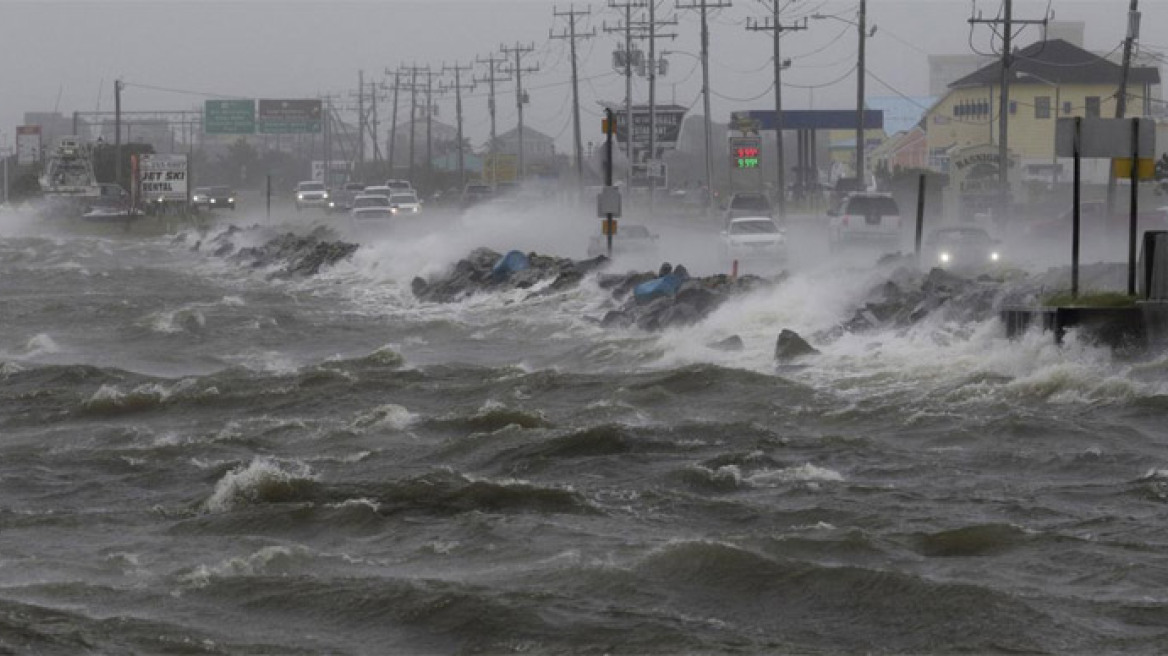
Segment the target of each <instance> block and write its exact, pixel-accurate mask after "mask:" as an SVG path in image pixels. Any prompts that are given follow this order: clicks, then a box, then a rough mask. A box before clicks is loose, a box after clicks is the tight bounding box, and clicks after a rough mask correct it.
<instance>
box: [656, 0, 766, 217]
mask: <svg viewBox="0 0 1168 656" xmlns="http://www.w3.org/2000/svg"><path fill="white" fill-rule="evenodd" d="M729 6H731V4H730V0H713V2H710V1H708V0H701V2H700V3H698V2H693V1H691V2H690V4H682V3H681V1H680V0H678V1H677V3H676V4H675V7H676V8H677V9H698V10H700V11H701V16H702V51H701V58H702V113H703V114H704V115H705V120H704V121H703V123H704V125H703V127H704V128H705V137H706V190H707V191H706V211H707V212H709V211H710V208H711V207H712V205H711V201H712V199H713V197H714V195H713V194H714V154H713V145H712V144H713V128H712V126H711V119H710V23H709V21H708V20H707V18H708V16H707V13H708V12H709V10H711V9H723V8H726V7H729ZM775 6H776V8H777V7H778V3H777V2H776V3H775ZM777 13H778V12H777V11H776V21H775V22H776V24H777V23H778V20H777ZM778 43H779V39H778V37H776V38H775V48H776V52H775V56H776V58H777V57H778V51H777V49H778ZM776 88H778V87H777V86H776ZM780 134H781V133H780ZM781 139H782V137H780V141H779V143H780V144H782V141H781ZM781 148H782V146H780V150H781ZM778 161H779V162H780V164H779V170H780V173H779V183H780V184H782V180H783V177H782V175H783V174H782V173H781V171H782V161H783V159H782V156H781V155H780V157H779V160H778ZM780 207H781V205H780ZM780 212H781V210H780Z"/></svg>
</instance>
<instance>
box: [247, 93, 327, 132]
mask: <svg viewBox="0 0 1168 656" xmlns="http://www.w3.org/2000/svg"><path fill="white" fill-rule="evenodd" d="M323 114H324V112H323V111H322V107H321V101H319V100H313V99H307V98H290V99H286V100H268V99H261V100H260V103H259V132H260V134H307V133H319V132H320V126H321V119H322V118H323Z"/></svg>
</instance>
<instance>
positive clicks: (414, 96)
mask: <svg viewBox="0 0 1168 656" xmlns="http://www.w3.org/2000/svg"><path fill="white" fill-rule="evenodd" d="M419 70H421V69H419V68H418V67H417V65H416V64H415V65H414V66H412V67H410V182H411V183H413V181H414V141H415V139H416V138H417V134H418V130H417V120H418V71H419Z"/></svg>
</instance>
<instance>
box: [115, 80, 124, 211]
mask: <svg viewBox="0 0 1168 656" xmlns="http://www.w3.org/2000/svg"><path fill="white" fill-rule="evenodd" d="M122 87H123V85H122V81H121V80H114V182H115V183H116V184H117V185H118V186H119V187H120V186H121V185H122ZM123 189H124V187H123Z"/></svg>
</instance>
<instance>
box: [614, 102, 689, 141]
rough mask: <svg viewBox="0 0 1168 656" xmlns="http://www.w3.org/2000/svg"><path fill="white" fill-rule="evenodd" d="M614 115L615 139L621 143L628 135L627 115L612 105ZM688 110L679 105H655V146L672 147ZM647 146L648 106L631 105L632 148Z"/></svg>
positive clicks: (622, 109) (620, 108)
mask: <svg viewBox="0 0 1168 656" xmlns="http://www.w3.org/2000/svg"><path fill="white" fill-rule="evenodd" d="M612 110H613V114H614V115H615V116H616V140H617V141H618V142H621V143H623V142H624V141H626V140H627V138H628V137H626V136H625V135H626V134H628V122H629V120H628V115H627V114H626V113H625V111H624V108H623V107H620V106H615V105H614V106H612ZM688 111H689V110H688V109H687V108H685V107H682V106H681V105H657V106H656V107H655V108H654V112H653V115H654V116H655V117H656V125H655V126H654V127H655V128H656V132H657V138H656V146H657V148H660V149H667V150H668V149H672V148H673V147H675V146H676V145H677V138H678V137H679V136H680V135H681V122H682V120H683V119H684V118H685V114H686V112H688ZM648 146H649V106H648V105H634V106H633V150H643V149H646V148H648Z"/></svg>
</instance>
